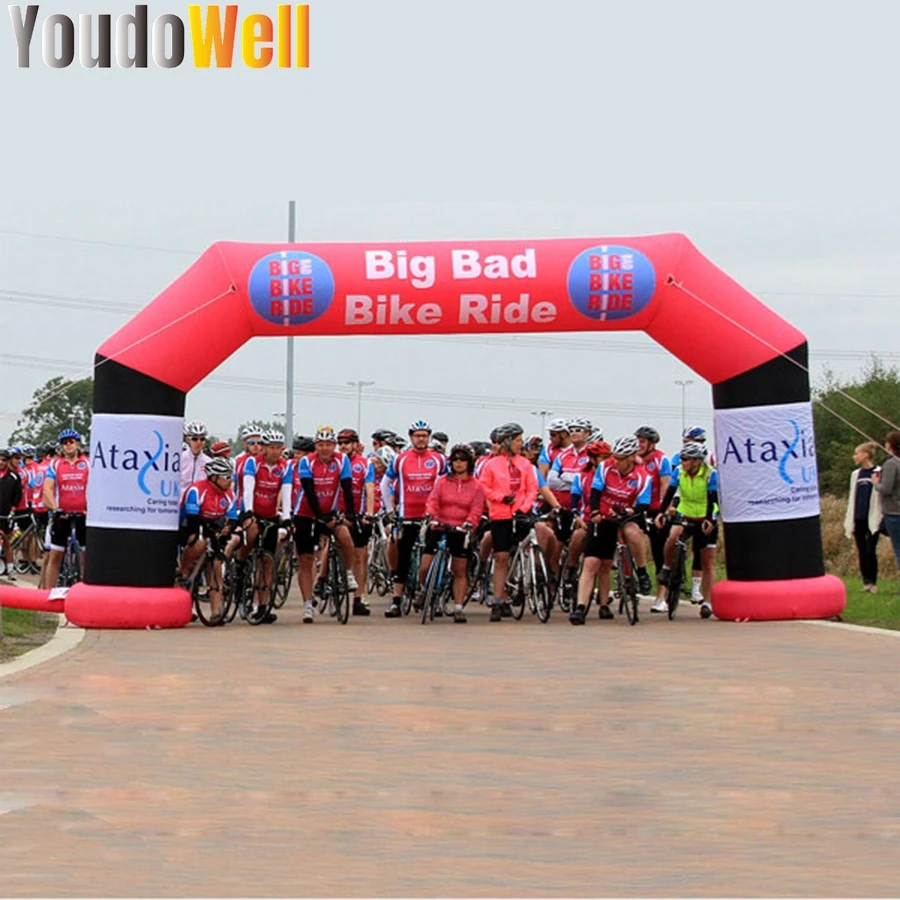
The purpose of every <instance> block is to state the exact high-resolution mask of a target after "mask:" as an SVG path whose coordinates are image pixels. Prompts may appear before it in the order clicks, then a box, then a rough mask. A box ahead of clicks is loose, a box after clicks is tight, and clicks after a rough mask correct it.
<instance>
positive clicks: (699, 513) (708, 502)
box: [654, 441, 719, 619]
mask: <svg viewBox="0 0 900 900" xmlns="http://www.w3.org/2000/svg"><path fill="white" fill-rule="evenodd" d="M718 491H719V479H718V475H717V473H716V470H715V469H714V468H713V467H712V466H711V465H710V464H709V463H707V462H706V448H705V447H704V446H703V445H702V444H699V443H697V442H695V441H690V442H688V443H686V444H684V445H683V446H682V448H681V460H680V462H679V464H678V466H677V467H676V468H675V471H674V472H673V473H672V480H671V482H670V484H669V489H668V490H667V491H666V495H665V497H663V501H662V509H663V511H664V512H660V513H659V515H658V516H657V525H658V526H659V525H660V524H661V523H662V520H663V519H664V518H665V517H666V516H668V517H669V518H671V517H672V516H674V515H675V514H676V513H680V514H681V515H682V516H683V517H684V520H685V521H684V524H683V525H673V526H672V531H671V533H670V534H669V538H668V540H667V541H666V547H665V561H666V564H665V565H664V566H663V568H662V570H661V571H660V573H659V583H660V585H661V587H660V589H659V593H658V595H657V596H658V599H657V603H656V606H654V611H657V610H656V607H658V606H659V604H660V602H662V604H663V606H662V610H665V609H666V605H665V602H666V601H665V585H666V584H667V583H668V580H669V567H670V565H671V563H672V556H673V554H674V552H675V541H676V540H677V539H678V538H679V537H680V536H681V534H682V533H683V532H684V531H685V530H686V529H687V530H688V531H689V532H690V536H691V537H693V544H694V560H695V562H694V565H693V566H692V571H691V576H692V590H691V602H692V603H699V604H700V616H701V617H702V618H704V619H708V618H709V617H710V616H711V615H712V605H711V604H710V602H709V596H710V591H711V590H712V583H713V580H714V578H715V567H716V539H717V537H718V526H717V524H716V504H717V503H718V501H719V494H718ZM698 556H699V558H700V566H699V567H698V566H697V563H696V559H697V557H698Z"/></svg>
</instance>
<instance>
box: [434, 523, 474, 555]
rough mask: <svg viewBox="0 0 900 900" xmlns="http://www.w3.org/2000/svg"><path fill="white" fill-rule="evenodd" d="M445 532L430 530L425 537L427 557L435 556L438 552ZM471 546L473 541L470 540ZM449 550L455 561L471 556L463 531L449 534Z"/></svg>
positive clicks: (449, 532)
mask: <svg viewBox="0 0 900 900" xmlns="http://www.w3.org/2000/svg"><path fill="white" fill-rule="evenodd" d="M442 534H443V532H441V531H439V530H435V529H429V530H428V534H427V535H425V553H426V555H427V556H433V555H434V554H435V553H436V552H437V548H438V544H439V543H440V542H441V535H442ZM470 544H471V539H470ZM447 549H448V550H449V551H450V555H451V556H452V557H454V559H460V558H462V557H465V556H468V555H469V548H468V547H467V546H466V535H465V534H463V533H462V532H461V531H448V532H447Z"/></svg>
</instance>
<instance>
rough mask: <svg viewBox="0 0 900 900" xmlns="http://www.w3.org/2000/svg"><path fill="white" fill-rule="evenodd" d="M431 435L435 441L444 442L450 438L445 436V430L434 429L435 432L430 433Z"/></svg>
mask: <svg viewBox="0 0 900 900" xmlns="http://www.w3.org/2000/svg"><path fill="white" fill-rule="evenodd" d="M432 437H433V438H434V439H435V440H436V441H440V442H441V443H442V444H446V443H447V442H448V441H449V440H450V438H449V437H448V436H447V434H446V433H445V432H443V431H436V432H435V433H434V434H433V435H432Z"/></svg>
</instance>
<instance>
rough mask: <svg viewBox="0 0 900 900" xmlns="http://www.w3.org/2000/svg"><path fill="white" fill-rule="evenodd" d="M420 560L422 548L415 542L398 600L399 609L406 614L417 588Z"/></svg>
mask: <svg viewBox="0 0 900 900" xmlns="http://www.w3.org/2000/svg"><path fill="white" fill-rule="evenodd" d="M421 562H422V549H421V547H420V546H419V545H418V544H417V545H416V546H415V547H414V548H413V552H412V555H411V556H410V558H409V570H408V571H407V573H406V583H405V584H404V585H403V596H402V599H401V601H400V611H401V612H402V613H403V615H404V616H408V615H409V614H410V612H411V611H412V608H413V601H414V600H415V599H416V591H417V590H418V589H419V565H420V563H421Z"/></svg>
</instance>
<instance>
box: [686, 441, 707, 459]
mask: <svg viewBox="0 0 900 900" xmlns="http://www.w3.org/2000/svg"><path fill="white" fill-rule="evenodd" d="M681 458H682V459H706V447H704V446H703V444H698V443H697V442H696V441H688V442H687V443H686V444H683V445H682V447H681Z"/></svg>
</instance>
